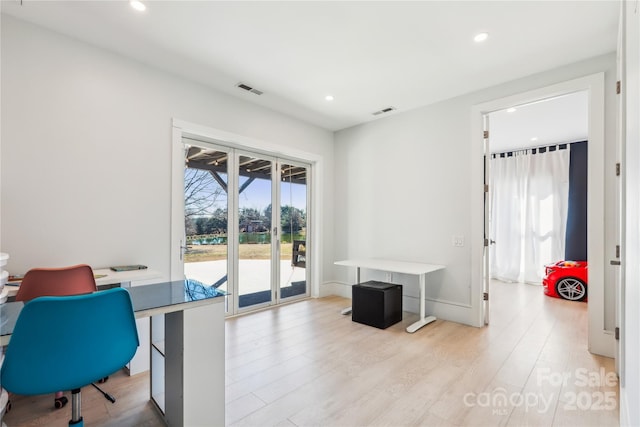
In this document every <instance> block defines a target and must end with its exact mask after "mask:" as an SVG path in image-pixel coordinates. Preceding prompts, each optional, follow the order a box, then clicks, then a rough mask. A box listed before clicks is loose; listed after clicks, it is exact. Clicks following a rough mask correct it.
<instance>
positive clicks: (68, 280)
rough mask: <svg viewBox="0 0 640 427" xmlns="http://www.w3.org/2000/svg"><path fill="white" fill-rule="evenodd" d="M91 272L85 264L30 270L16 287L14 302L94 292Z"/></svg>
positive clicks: (94, 287) (93, 280)
mask: <svg viewBox="0 0 640 427" xmlns="http://www.w3.org/2000/svg"><path fill="white" fill-rule="evenodd" d="M96 290H97V288H96V280H95V278H94V277H93V270H92V269H91V267H90V266H88V265H86V264H79V265H74V266H71V267H63V268H32V269H31V270H29V271H27V273H26V274H25V275H24V278H23V279H22V282H21V283H20V286H19V287H18V293H17V294H16V301H29V300H32V299H34V298H37V297H41V296H45V295H46V296H62V295H78V294H88V293H90V292H95V291H96Z"/></svg>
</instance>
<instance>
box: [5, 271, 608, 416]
mask: <svg viewBox="0 0 640 427" xmlns="http://www.w3.org/2000/svg"><path fill="white" fill-rule="evenodd" d="M348 304H349V301H348V300H346V299H343V298H339V297H329V298H322V299H317V300H306V301H302V302H299V303H295V304H291V305H286V306H283V307H279V308H276V309H272V310H267V311H262V312H258V313H254V314H250V315H246V316H242V317H237V318H234V319H229V320H227V321H226V334H227V338H226V341H227V342H226V424H227V426H417V425H424V426H467V425H481V426H502V425H509V426H522V425H529V426H578V425H585V426H586V425H593V426H617V425H619V421H618V386H617V382H616V381H615V376H614V374H613V373H612V372H613V370H614V362H613V360H611V359H608V358H604V357H598V356H594V355H591V354H590V353H589V352H588V351H587V310H586V309H587V306H586V304H584V303H573V302H568V301H563V300H559V299H554V298H549V297H545V296H544V295H543V294H542V289H541V288H540V287H534V286H529V285H521V284H503V283H499V282H495V283H494V284H493V290H492V309H491V326H490V327H488V328H473V327H468V326H463V325H460V324H456V323H452V322H446V321H442V320H438V321H436V322H434V323H433V324H431V325H428V326H426V327H425V328H423V329H421V330H419V331H418V332H416V333H414V334H408V333H406V332H405V331H404V328H405V327H406V326H407V325H409V324H411V323H412V322H413V321H415V320H416V319H417V316H416V315H414V314H410V313H405V316H404V319H403V321H402V322H401V323H398V324H396V325H393V326H391V327H390V328H388V329H386V330H379V329H376V328H372V327H369V326H366V325H361V324H358V323H354V322H352V321H351V319H350V317H349V316H341V315H340V314H339V312H340V309H342V308H344V307H345V306H347V305H348ZM607 375H608V376H607ZM612 382H613V383H614V384H612ZM105 388H107V389H109V390H110V391H112V392H113V394H115V395H116V396H117V397H118V402H117V403H116V404H115V405H111V404H110V403H109V402H107V401H104V400H103V401H100V399H102V397H101V396H100V395H98V394H97V392H95V390H93V389H90V388H85V389H83V393H84V405H83V407H84V414H85V420H86V423H87V425H88V426H91V425H94V426H155V425H162V424H161V421H160V418H159V417H158V416H157V415H156V414H155V411H154V410H153V408H152V407H151V405H150V404H149V403H147V399H148V376H146V375H145V374H141V375H137V376H135V377H132V378H128V377H125V376H124V375H122V374H117V375H115V376H112V378H111V379H110V380H109V382H107V383H106V384H105ZM12 400H13V402H14V408H13V409H12V411H11V412H10V413H9V414H8V415H6V416H5V419H4V421H5V423H6V424H7V426H9V427H11V426H22V425H25V426H26V425H61V426H62V425H65V422H66V421H67V419H68V414H69V412H68V411H67V410H66V408H65V409H64V410H62V411H54V410H51V409H49V406H50V405H51V400H52V397H50V396H46V397H28V398H23V397H19V396H15V397H14V398H13V399H12ZM504 400H506V403H505V402H504ZM612 406H613V408H612V409H611V407H612ZM29 420H30V421H29Z"/></svg>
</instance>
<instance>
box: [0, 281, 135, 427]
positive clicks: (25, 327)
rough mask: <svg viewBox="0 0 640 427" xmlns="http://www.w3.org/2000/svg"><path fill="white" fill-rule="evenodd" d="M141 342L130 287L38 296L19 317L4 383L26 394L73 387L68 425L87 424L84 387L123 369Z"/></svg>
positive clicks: (0, 378) (1, 378) (4, 369)
mask: <svg viewBox="0 0 640 427" xmlns="http://www.w3.org/2000/svg"><path fill="white" fill-rule="evenodd" d="M138 344H139V342H138V331H137V329H136V322H135V316H134V314H133V307H132V305H131V298H130V297H129V293H128V292H127V290H126V289H123V288H114V289H109V290H106V291H101V292H95V293H92V294H85V295H73V296H55V297H49V296H47V297H39V298H35V299H33V300H31V301H29V302H27V303H26V304H25V305H24V307H23V308H22V311H21V312H20V315H19V316H18V320H17V322H16V326H15V328H14V330H13V334H12V335H11V340H10V342H9V345H8V347H7V351H6V355H5V359H4V363H3V365H2V369H1V371H0V381H1V384H2V387H4V388H5V389H7V390H8V391H10V392H13V393H16V394H22V395H34V394H46V393H53V392H55V391H58V390H71V393H72V394H71V414H72V416H71V420H70V421H69V425H73V426H84V421H83V419H82V414H81V395H80V388H81V387H83V386H85V385H88V384H91V383H92V382H94V381H98V380H100V379H101V378H104V377H107V376H108V375H110V374H113V373H114V372H116V371H117V370H119V369H121V368H122V367H124V366H125V365H126V364H127V363H129V361H130V360H131V358H132V357H133V356H134V354H135V352H136V349H137V347H138ZM52 360H54V361H55V365H54V366H52V362H51V361H52Z"/></svg>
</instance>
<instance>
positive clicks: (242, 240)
mask: <svg viewBox="0 0 640 427" xmlns="http://www.w3.org/2000/svg"><path fill="white" fill-rule="evenodd" d="M272 166H273V162H272V161H271V160H266V159H263V158H258V157H253V156H250V155H240V156H239V158H238V309H239V310H243V309H246V308H248V307H252V308H255V307H256V306H260V305H269V304H271V302H272V287H271V274H272V263H271V259H272V245H271V221H272V218H271V217H272V212H271V210H272V209H271V206H272V194H273V191H272V179H271V177H272Z"/></svg>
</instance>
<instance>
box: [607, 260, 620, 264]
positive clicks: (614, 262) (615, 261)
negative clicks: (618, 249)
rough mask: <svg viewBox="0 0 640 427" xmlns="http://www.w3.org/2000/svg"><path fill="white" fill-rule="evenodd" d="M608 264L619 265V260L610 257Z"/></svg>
mask: <svg viewBox="0 0 640 427" xmlns="http://www.w3.org/2000/svg"><path fill="white" fill-rule="evenodd" d="M609 264H611V265H620V261H619V260H617V259H612V260H611V261H609Z"/></svg>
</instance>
